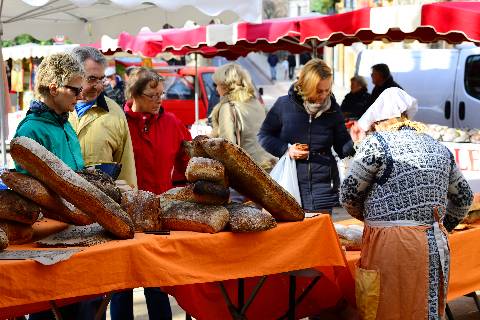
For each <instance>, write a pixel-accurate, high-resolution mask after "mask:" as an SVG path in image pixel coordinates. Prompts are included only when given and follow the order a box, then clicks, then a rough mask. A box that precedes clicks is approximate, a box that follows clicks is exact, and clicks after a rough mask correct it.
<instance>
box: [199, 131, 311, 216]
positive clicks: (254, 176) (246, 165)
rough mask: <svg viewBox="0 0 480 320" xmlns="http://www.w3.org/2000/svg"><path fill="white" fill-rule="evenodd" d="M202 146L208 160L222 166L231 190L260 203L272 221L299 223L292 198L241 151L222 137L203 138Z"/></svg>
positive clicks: (301, 210) (299, 210)
mask: <svg viewBox="0 0 480 320" xmlns="http://www.w3.org/2000/svg"><path fill="white" fill-rule="evenodd" d="M202 147H203V149H204V150H205V152H206V153H208V155H209V156H210V158H212V159H215V160H218V161H220V162H222V163H223V165H224V166H225V171H226V173H227V176H228V180H229V183H230V185H231V186H232V187H233V188H234V189H235V190H237V191H238V192H240V193H241V194H243V195H244V196H246V197H248V198H249V199H251V200H253V201H254V202H256V203H258V204H260V205H261V206H262V207H263V208H265V209H266V210H267V211H268V212H269V213H270V214H271V215H272V216H273V217H274V218H275V219H276V220H279V221H299V220H303V218H304V217H305V213H304V211H303V209H302V208H301V207H300V206H299V204H298V203H297V201H296V200H295V198H294V197H293V196H292V195H290V194H289V193H288V192H287V191H285V189H283V188H282V187H281V186H280V185H279V184H278V183H277V182H276V181H274V180H273V179H272V178H271V177H270V176H269V175H268V174H267V173H266V172H265V171H264V170H263V169H262V168H260V167H259V166H258V165H257V164H256V163H255V162H254V161H253V159H252V158H251V157H250V156H249V155H248V154H247V153H246V152H245V151H243V150H242V149H241V148H239V147H238V146H236V145H234V144H232V143H231V142H229V141H228V140H226V139H223V138H213V139H208V140H206V139H204V140H202Z"/></svg>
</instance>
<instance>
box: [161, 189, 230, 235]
mask: <svg viewBox="0 0 480 320" xmlns="http://www.w3.org/2000/svg"><path fill="white" fill-rule="evenodd" d="M160 206H161V208H162V216H161V219H162V227H163V228H164V229H167V230H179V231H196V232H205V233H216V232H219V231H221V230H223V229H224V228H225V226H226V225H227V223H228V219H229V215H228V211H227V209H225V207H222V206H212V205H202V204H197V203H193V202H187V201H180V200H173V199H171V198H168V197H164V196H163V195H161V196H160Z"/></svg>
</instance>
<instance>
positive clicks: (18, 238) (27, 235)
mask: <svg viewBox="0 0 480 320" xmlns="http://www.w3.org/2000/svg"><path fill="white" fill-rule="evenodd" d="M0 229H3V231H5V233H6V234H7V237H8V242H9V243H10V244H22V243H27V242H30V241H32V238H33V228H32V226H31V225H28V224H23V223H18V222H14V221H7V220H0Z"/></svg>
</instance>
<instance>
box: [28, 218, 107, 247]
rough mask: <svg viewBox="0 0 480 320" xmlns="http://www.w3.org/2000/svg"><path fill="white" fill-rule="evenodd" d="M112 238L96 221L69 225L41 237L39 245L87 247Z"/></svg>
mask: <svg viewBox="0 0 480 320" xmlns="http://www.w3.org/2000/svg"><path fill="white" fill-rule="evenodd" d="M110 240H113V239H112V237H111V236H110V235H109V234H108V233H107V232H106V231H105V229H103V228H102V227H101V226H100V225H99V224H98V223H93V224H90V225H88V226H69V227H68V228H67V229H65V230H62V231H60V232H57V233H55V234H52V235H50V236H48V237H46V238H43V239H41V240H39V241H36V243H37V244H38V245H39V246H41V247H89V246H94V245H97V244H101V243H105V242H107V241H110Z"/></svg>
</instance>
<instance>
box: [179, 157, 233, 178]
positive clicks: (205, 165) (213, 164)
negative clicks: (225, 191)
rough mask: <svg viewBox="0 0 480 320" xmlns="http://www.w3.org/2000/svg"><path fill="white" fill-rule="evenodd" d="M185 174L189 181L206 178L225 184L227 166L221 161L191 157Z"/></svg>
mask: <svg viewBox="0 0 480 320" xmlns="http://www.w3.org/2000/svg"><path fill="white" fill-rule="evenodd" d="M185 176H186V177H187V181H189V182H195V181H198V180H206V181H212V182H215V183H218V184H222V185H225V167H224V166H223V164H222V163H221V162H220V161H217V160H213V159H208V158H202V157H193V158H191V159H190V161H189V162H188V166H187V170H186V171H185Z"/></svg>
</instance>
